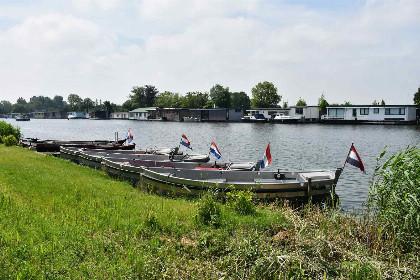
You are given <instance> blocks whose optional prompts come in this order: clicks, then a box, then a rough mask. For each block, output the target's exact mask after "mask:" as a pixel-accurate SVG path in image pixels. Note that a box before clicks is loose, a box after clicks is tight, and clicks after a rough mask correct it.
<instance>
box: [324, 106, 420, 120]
mask: <svg viewBox="0 0 420 280" xmlns="http://www.w3.org/2000/svg"><path fill="white" fill-rule="evenodd" d="M322 121H323V122H327V123H392V124H395V123H401V124H409V123H415V122H416V106H415V105H343V106H327V114H326V115H324V116H322Z"/></svg>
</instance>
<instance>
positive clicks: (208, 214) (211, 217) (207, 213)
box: [197, 192, 222, 227]
mask: <svg viewBox="0 0 420 280" xmlns="http://www.w3.org/2000/svg"><path fill="white" fill-rule="evenodd" d="M197 218H198V220H199V221H200V222H202V223H203V224H205V225H213V226H215V227H219V226H220V225H221V223H222V206H221V204H220V202H218V201H217V198H216V194H214V193H211V192H208V193H206V194H205V195H204V196H203V197H201V199H200V200H199V201H198V216H197Z"/></svg>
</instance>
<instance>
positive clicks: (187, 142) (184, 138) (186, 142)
mask: <svg viewBox="0 0 420 280" xmlns="http://www.w3.org/2000/svg"><path fill="white" fill-rule="evenodd" d="M180 144H182V145H184V146H185V147H187V148H188V149H191V150H192V147H191V142H190V140H188V138H187V136H185V134H182V138H181V143H180Z"/></svg>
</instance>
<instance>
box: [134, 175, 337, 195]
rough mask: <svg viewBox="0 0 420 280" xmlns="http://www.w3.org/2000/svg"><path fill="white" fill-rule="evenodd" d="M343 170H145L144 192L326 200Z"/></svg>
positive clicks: (143, 178) (141, 182) (142, 184)
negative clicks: (240, 192) (249, 194)
mask: <svg viewBox="0 0 420 280" xmlns="http://www.w3.org/2000/svg"><path fill="white" fill-rule="evenodd" d="M341 171H342V169H341V168H338V169H336V170H319V171H286V172H282V171H280V170H278V171H224V170H219V171H215V170H191V169H178V168H176V169H167V168H160V167H149V168H144V169H143V170H142V173H141V179H140V184H141V187H142V189H143V190H147V191H155V192H157V193H162V194H169V195H186V196H198V195H201V194H202V193H203V192H204V191H207V190H209V189H212V190H217V191H219V192H220V193H224V192H229V191H231V190H232V188H235V189H236V190H250V191H251V192H252V193H253V195H254V198H255V199H293V200H302V199H303V200H305V199H308V198H309V197H312V198H313V199H314V200H323V199H325V198H327V197H329V196H330V195H331V191H332V190H333V188H334V186H335V185H336V183H337V181H338V178H339V177H340V174H341Z"/></svg>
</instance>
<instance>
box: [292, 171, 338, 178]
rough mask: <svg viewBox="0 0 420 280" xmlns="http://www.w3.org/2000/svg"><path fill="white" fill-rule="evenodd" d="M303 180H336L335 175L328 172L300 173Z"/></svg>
mask: <svg viewBox="0 0 420 280" xmlns="http://www.w3.org/2000/svg"><path fill="white" fill-rule="evenodd" d="M300 176H302V178H303V179H305V180H308V179H312V180H325V179H334V176H333V174H331V172H328V171H320V172H308V173H300Z"/></svg>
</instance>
